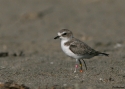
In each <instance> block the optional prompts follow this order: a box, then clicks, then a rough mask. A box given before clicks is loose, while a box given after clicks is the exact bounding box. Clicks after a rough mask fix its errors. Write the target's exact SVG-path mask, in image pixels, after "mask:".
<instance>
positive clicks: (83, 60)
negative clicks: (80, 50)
mask: <svg viewBox="0 0 125 89" xmlns="http://www.w3.org/2000/svg"><path fill="white" fill-rule="evenodd" d="M82 60H83V59H82ZM83 62H84V65H85V68H86V70H87V66H86V63H85V61H84V60H83Z"/></svg>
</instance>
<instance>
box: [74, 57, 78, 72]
mask: <svg viewBox="0 0 125 89" xmlns="http://www.w3.org/2000/svg"><path fill="white" fill-rule="evenodd" d="M77 62H78V59H76V64H75V71H74V73H76V70H77V68H78V64H77Z"/></svg>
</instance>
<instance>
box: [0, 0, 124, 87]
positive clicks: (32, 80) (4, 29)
mask: <svg viewBox="0 0 125 89" xmlns="http://www.w3.org/2000/svg"><path fill="white" fill-rule="evenodd" d="M124 23H125V0H0V52H8V53H9V56H7V57H0V82H6V81H9V80H13V81H15V82H16V83H18V84H25V85H26V86H28V87H30V88H31V89H38V87H39V88H40V89H125V25H124ZM62 28H67V29H69V30H72V31H73V33H74V36H75V37H77V38H79V39H80V40H82V41H84V42H85V43H87V44H88V45H90V46H91V47H92V48H94V49H96V50H99V51H102V52H106V53H109V54H110V56H109V57H94V58H92V59H90V60H85V61H86V64H87V66H88V70H87V71H86V70H85V67H84V72H83V73H80V72H79V71H78V72H77V73H73V71H74V64H75V60H74V59H71V58H69V57H67V56H66V55H65V54H64V53H63V52H62V50H61V48H60V40H54V39H53V38H54V37H55V36H56V35H57V32H58V31H59V30H60V29H62ZM20 52H22V53H23V55H21V56H20V55H19V54H20ZM16 55H17V56H16Z"/></svg>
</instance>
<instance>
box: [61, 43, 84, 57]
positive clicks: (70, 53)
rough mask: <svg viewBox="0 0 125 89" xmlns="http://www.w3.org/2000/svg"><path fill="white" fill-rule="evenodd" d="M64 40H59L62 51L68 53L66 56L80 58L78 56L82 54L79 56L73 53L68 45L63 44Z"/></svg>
mask: <svg viewBox="0 0 125 89" xmlns="http://www.w3.org/2000/svg"><path fill="white" fill-rule="evenodd" d="M65 42H66V41H61V48H62V50H63V52H64V53H65V54H66V55H68V56H70V57H73V58H75V59H80V58H82V56H79V55H76V54H74V53H73V52H72V51H71V50H70V49H69V46H65V45H64V43H65Z"/></svg>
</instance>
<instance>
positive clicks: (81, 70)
mask: <svg viewBox="0 0 125 89" xmlns="http://www.w3.org/2000/svg"><path fill="white" fill-rule="evenodd" d="M79 64H80V72H83V69H82V62H81V60H80V59H79Z"/></svg>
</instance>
